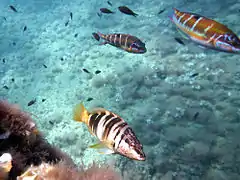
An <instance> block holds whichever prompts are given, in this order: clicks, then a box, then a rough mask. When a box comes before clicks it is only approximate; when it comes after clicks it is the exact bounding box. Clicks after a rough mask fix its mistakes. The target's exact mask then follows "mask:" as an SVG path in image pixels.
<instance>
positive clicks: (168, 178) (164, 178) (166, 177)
mask: <svg viewBox="0 0 240 180" xmlns="http://www.w3.org/2000/svg"><path fill="white" fill-rule="evenodd" d="M172 179H173V172H172V171H168V172H167V173H166V174H165V175H164V176H162V177H161V179H160V180H172Z"/></svg>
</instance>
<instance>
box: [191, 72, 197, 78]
mask: <svg viewBox="0 0 240 180" xmlns="http://www.w3.org/2000/svg"><path fill="white" fill-rule="evenodd" d="M198 75H199V73H193V74H192V75H191V76H190V78H193V77H196V76H198Z"/></svg>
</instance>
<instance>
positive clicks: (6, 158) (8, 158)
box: [0, 153, 12, 180]
mask: <svg viewBox="0 0 240 180" xmlns="http://www.w3.org/2000/svg"><path fill="white" fill-rule="evenodd" d="M11 169H12V155H11V154H9V153H4V154H2V156H1V157H0V179H1V180H4V179H8V174H9V172H10V170H11Z"/></svg>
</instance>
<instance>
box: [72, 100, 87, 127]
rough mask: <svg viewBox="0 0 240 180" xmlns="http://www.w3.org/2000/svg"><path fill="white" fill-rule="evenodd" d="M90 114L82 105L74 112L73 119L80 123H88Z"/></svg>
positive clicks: (76, 107)
mask: <svg viewBox="0 0 240 180" xmlns="http://www.w3.org/2000/svg"><path fill="white" fill-rule="evenodd" d="M88 116H89V113H88V111H87V110H86V108H85V107H84V106H83V104H82V103H80V104H78V105H76V106H75V108H74V110H73V119H74V120H75V121H78V122H85V123H86V122H87V121H88Z"/></svg>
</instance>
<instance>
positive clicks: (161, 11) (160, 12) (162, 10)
mask: <svg viewBox="0 0 240 180" xmlns="http://www.w3.org/2000/svg"><path fill="white" fill-rule="evenodd" d="M165 10H166V9H165V8H164V9H161V10H160V11H159V12H158V14H162V13H163V12H164V11H165Z"/></svg>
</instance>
